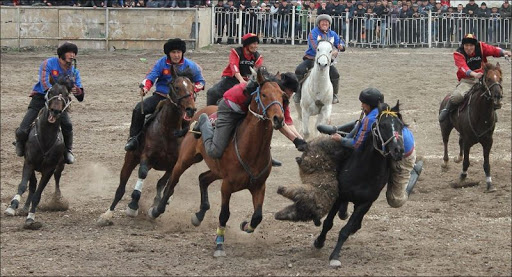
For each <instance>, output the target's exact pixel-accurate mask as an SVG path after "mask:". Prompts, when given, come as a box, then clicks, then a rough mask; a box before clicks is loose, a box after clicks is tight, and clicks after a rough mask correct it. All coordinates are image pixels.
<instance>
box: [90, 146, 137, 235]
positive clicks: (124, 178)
mask: <svg viewBox="0 0 512 277" xmlns="http://www.w3.org/2000/svg"><path fill="white" fill-rule="evenodd" d="M137 163H138V159H137V158H136V157H135V155H134V154H133V151H128V152H126V154H125V158H124V164H123V167H122V169H121V174H120V175H119V186H118V187H117V190H116V194H115V195H114V200H113V201H112V204H111V205H110V208H109V209H108V210H107V211H106V212H104V213H103V214H101V215H100V218H99V219H98V221H97V224H98V226H109V225H112V224H114V223H113V222H112V217H113V215H114V209H115V208H116V206H117V204H118V203H119V201H121V198H123V196H124V193H125V190H126V183H127V182H128V179H129V178H130V175H131V174H132V171H133V170H134V169H135V167H136V166H137Z"/></svg>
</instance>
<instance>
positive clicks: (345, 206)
mask: <svg viewBox="0 0 512 277" xmlns="http://www.w3.org/2000/svg"><path fill="white" fill-rule="evenodd" d="M347 209H348V202H341V204H340V208H339V210H338V217H339V218H340V219H341V220H345V219H347V218H348V212H347Z"/></svg>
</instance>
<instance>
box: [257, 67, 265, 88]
mask: <svg viewBox="0 0 512 277" xmlns="http://www.w3.org/2000/svg"><path fill="white" fill-rule="evenodd" d="M264 71H265V67H263V66H261V67H260V68H258V74H257V76H256V81H258V84H262V83H263V82H264V81H265V75H264V74H263V72H264Z"/></svg>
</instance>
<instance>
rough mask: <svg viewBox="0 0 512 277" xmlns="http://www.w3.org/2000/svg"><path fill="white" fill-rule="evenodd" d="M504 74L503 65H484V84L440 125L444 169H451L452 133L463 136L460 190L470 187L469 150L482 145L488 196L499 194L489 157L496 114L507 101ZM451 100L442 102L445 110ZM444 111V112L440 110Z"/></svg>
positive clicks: (461, 140) (467, 96) (477, 87)
mask: <svg viewBox="0 0 512 277" xmlns="http://www.w3.org/2000/svg"><path fill="white" fill-rule="evenodd" d="M501 82H502V73H501V69H500V64H499V63H497V64H496V66H494V65H492V64H490V63H486V64H485V65H484V75H483V76H482V78H481V79H480V81H479V82H478V83H477V84H475V85H473V87H472V88H471V90H470V91H469V92H468V93H467V94H466V97H465V101H464V103H463V104H462V105H461V108H460V109H458V110H454V111H452V112H451V114H450V118H449V120H448V119H446V120H444V121H442V122H441V123H440V125H441V134H442V136H443V144H444V157H443V160H444V164H443V168H445V169H446V168H448V160H449V158H448V140H449V138H450V133H451V131H452V130H453V128H455V129H456V130H457V131H458V132H459V146H460V151H459V157H458V159H456V160H455V162H460V161H461V160H462V157H464V162H463V163H462V173H461V174H460V178H459V184H457V186H460V187H463V186H469V185H470V184H466V177H467V175H468V173H467V170H468V167H469V150H470V149H471V147H472V146H473V145H475V144H477V143H480V144H481V145H482V148H483V154H484V171H485V177H486V182H487V192H493V191H496V188H495V187H494V185H493V184H492V180H491V166H490V165H489V153H490V152H491V147H492V143H493V139H492V135H493V133H494V127H495V125H496V121H497V119H498V118H497V117H496V111H495V110H497V109H500V108H501V98H502V97H503V87H502V86H501ZM448 100H449V99H448V97H447V98H445V99H444V100H443V102H441V107H444V105H445V103H446V101H448ZM440 110H441V109H440ZM463 155H464V156H463Z"/></svg>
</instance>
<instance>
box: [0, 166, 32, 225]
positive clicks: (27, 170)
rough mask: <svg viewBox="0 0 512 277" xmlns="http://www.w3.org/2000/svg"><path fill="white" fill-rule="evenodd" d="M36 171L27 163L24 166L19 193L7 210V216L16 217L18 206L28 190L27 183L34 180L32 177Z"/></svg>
mask: <svg viewBox="0 0 512 277" xmlns="http://www.w3.org/2000/svg"><path fill="white" fill-rule="evenodd" d="M34 174H35V173H34V169H33V167H32V166H30V165H29V164H28V163H27V162H26V161H25V163H24V164H23V174H22V175H21V182H20V184H19V185H18V193H17V194H16V195H14V197H13V198H12V200H11V204H10V205H9V207H7V209H6V210H5V212H4V213H5V214H6V215H10V216H14V215H16V209H18V206H19V204H20V200H21V196H22V195H23V193H25V191H26V190H27V183H28V181H29V179H30V180H31V179H32V176H33V175H34Z"/></svg>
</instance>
